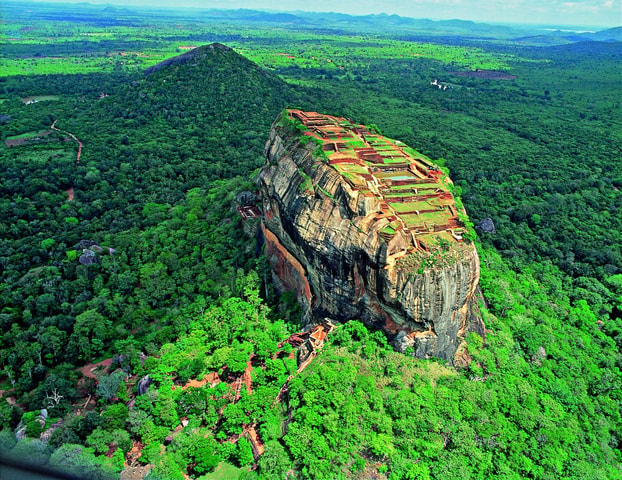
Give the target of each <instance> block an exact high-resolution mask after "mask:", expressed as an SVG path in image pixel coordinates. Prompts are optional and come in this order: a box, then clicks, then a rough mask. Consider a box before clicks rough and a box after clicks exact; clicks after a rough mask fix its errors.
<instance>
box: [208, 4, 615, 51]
mask: <svg viewBox="0 0 622 480" xmlns="http://www.w3.org/2000/svg"><path fill="white" fill-rule="evenodd" d="M202 17H203V18H206V19H208V18H213V19H219V20H225V19H226V20H230V21H243V22H258V23H284V24H290V25H300V26H303V27H309V28H328V29H340V30H348V29H355V28H357V27H358V28H361V27H362V28H364V29H365V31H370V30H371V31H390V32H391V33H393V34H395V33H398V32H400V31H402V32H404V33H409V34H419V35H422V36H423V35H427V36H430V37H431V36H464V37H471V38H480V39H500V40H501V39H503V40H515V41H520V42H525V43H537V44H551V45H556V44H560V43H561V44H563V43H572V42H580V41H598V42H619V41H622V27H615V28H609V29H606V30H602V31H598V32H574V31H571V30H549V31H547V32H546V33H542V32H543V28H542V27H535V26H508V25H491V24H487V23H476V22H473V21H469V20H457V19H456V20H430V19H427V18H423V19H415V18H409V17H401V16H399V15H395V14H394V15H387V14H384V13H381V14H376V15H362V16H354V15H348V14H345V13H334V12H302V11H295V12H266V11H261V10H249V9H239V10H215V9H210V10H205V11H203V12H202Z"/></svg>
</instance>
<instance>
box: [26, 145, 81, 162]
mask: <svg viewBox="0 0 622 480" xmlns="http://www.w3.org/2000/svg"><path fill="white" fill-rule="evenodd" d="M15 160H16V161H17V162H20V161H21V162H29V163H45V162H56V163H60V162H63V163H64V162H75V160H76V154H75V152H74V151H73V150H66V149H61V148H57V149H52V148H45V149H43V148H42V149H40V148H30V149H28V150H27V151H24V152H23V153H21V154H20V155H18V156H17V158H16V159H15Z"/></svg>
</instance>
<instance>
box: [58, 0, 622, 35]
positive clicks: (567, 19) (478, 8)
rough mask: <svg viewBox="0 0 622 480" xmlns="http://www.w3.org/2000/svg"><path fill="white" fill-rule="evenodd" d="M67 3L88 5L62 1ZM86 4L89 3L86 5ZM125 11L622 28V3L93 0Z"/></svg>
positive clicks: (578, 0) (560, 0)
mask: <svg viewBox="0 0 622 480" xmlns="http://www.w3.org/2000/svg"><path fill="white" fill-rule="evenodd" d="M58 1H65V2H73V1H84V0H58ZM87 1H88V0H87ZM89 3H94V4H95V3H114V4H122V5H126V6H131V5H137V6H138V5H142V6H177V7H200V8H222V9H230V8H256V9H264V10H266V9H269V10H280V11H294V10H307V11H309V10H310V11H316V12H329V11H332V12H343V13H350V14H353V15H366V14H369V13H383V12H384V13H388V14H392V13H397V14H398V15H402V16H407V17H413V18H432V19H454V18H459V19H462V20H474V21H479V22H495V23H528V24H534V25H537V24H552V25H572V26H597V27H603V28H607V27H614V26H620V25H622V0H393V1H391V2H379V1H373V0H313V1H309V0H287V1H282V0H281V1H278V0H264V1H261V0H203V1H202V0H108V1H107V2H106V1H105V0H90V2H89Z"/></svg>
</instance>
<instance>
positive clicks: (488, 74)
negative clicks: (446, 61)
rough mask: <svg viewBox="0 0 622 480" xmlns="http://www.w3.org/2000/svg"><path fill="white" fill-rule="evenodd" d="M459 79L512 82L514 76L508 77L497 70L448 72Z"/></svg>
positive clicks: (507, 74)
mask: <svg viewBox="0 0 622 480" xmlns="http://www.w3.org/2000/svg"><path fill="white" fill-rule="evenodd" d="M450 73H452V74H454V75H458V76H460V77H475V78H487V79H489V80H514V79H515V78H518V77H517V76H516V75H510V74H509V73H506V72H501V71H499V70H467V71H464V72H450Z"/></svg>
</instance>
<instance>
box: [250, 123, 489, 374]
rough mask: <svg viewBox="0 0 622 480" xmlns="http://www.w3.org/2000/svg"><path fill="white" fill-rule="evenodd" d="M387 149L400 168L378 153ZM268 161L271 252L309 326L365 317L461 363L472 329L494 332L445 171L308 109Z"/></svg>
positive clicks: (401, 340) (408, 343) (406, 345)
mask: <svg viewBox="0 0 622 480" xmlns="http://www.w3.org/2000/svg"><path fill="white" fill-rule="evenodd" d="M297 115H298V117H297ZM305 115H308V117H305ZM298 118H303V120H305V119H308V122H307V124H302V125H301V122H297V119H298ZM348 142H350V144H351V145H355V146H356V147H352V148H350V144H349V143H348ZM381 144H382V145H384V147H383V148H382V153H383V155H384V154H386V152H395V155H394V156H393V157H392V158H391V165H389V162H385V163H383V162H384V158H386V157H384V156H382V155H380V154H379V153H378V152H379V151H380V150H381V149H380V147H378V150H377V151H375V152H374V151H373V148H370V145H381ZM398 153H399V155H403V158H402V157H400V156H399V155H398ZM417 155H419V156H417ZM266 157H267V163H266V165H265V167H264V168H263V169H262V171H261V173H260V176H259V180H258V183H259V187H260V191H261V194H262V198H263V209H264V212H263V213H264V223H263V234H264V238H265V253H266V255H267V257H268V259H269V260H270V262H271V264H272V267H273V272H274V280H275V283H276V286H277V287H278V288H279V289H280V290H281V291H294V292H296V294H297V298H298V300H299V302H300V304H301V305H302V307H303V310H304V311H305V314H304V322H305V324H306V325H307V326H311V325H316V324H319V323H321V321H322V319H323V318H324V317H330V318H334V319H335V320H337V321H347V320H350V319H360V320H362V321H364V322H365V323H366V324H367V325H369V326H372V327H376V328H379V329H382V330H383V331H384V332H386V334H387V335H388V337H389V339H390V341H392V344H393V345H394V347H395V348H396V349H398V350H400V351H407V350H408V349H412V351H413V353H414V354H415V355H416V356H418V357H428V356H437V357H441V358H444V359H446V360H448V361H450V362H452V361H453V357H454V354H455V353H456V351H457V349H458V346H459V345H460V343H461V342H462V340H463V339H464V336H465V334H466V333H467V332H468V331H471V330H473V331H476V332H478V333H479V334H480V335H482V336H483V335H484V326H483V323H482V321H481V318H480V316H479V310H478V307H477V303H476V295H477V294H478V292H479V289H478V282H479V259H478V256H477V252H476V250H475V247H474V245H473V244H472V243H470V242H468V241H464V238H463V236H464V235H466V234H467V232H466V231H465V228H464V226H463V223H462V222H461V221H460V220H459V219H458V216H461V215H464V213H463V212H458V211H457V210H456V206H455V204H454V202H453V197H452V196H451V194H450V192H449V190H448V188H449V187H447V185H448V184H449V183H450V180H449V178H448V177H446V176H445V175H444V174H441V172H440V170H439V169H438V167H435V166H434V165H433V164H431V163H430V162H429V160H428V159H425V158H424V157H423V156H421V155H420V154H417V152H414V151H413V150H411V149H408V147H407V146H406V145H404V144H402V143H401V142H396V141H392V140H390V139H386V138H385V137H382V136H380V135H377V134H375V133H374V132H371V131H370V130H368V129H366V128H365V127H364V126H361V125H352V124H350V123H349V122H348V121H347V120H345V119H340V118H337V117H329V116H323V115H319V114H315V113H308V114H306V113H305V112H298V111H287V112H286V113H285V114H284V115H282V116H281V117H280V119H279V120H278V121H277V122H275V124H274V125H273V128H272V130H271V133H270V138H269V140H268V143H267V146H266ZM355 157H356V158H355ZM414 157H417V158H414ZM368 159H369V161H368ZM408 162H412V164H408ZM417 169H418V170H417ZM344 172H346V173H344ZM352 172H353V173H352ZM387 179H389V180H387ZM385 180H386V181H385ZM400 192H402V193H400ZM404 192H406V193H404ZM394 197H395V198H394ZM406 197H407V198H406ZM405 198H406V200H407V201H408V202H410V203H408V202H406V200H404V199H405ZM402 200H404V202H405V203H399V202H402ZM396 202H397V203H396ZM411 204H412V205H413V207H412V208H413V209H416V208H418V209H419V211H417V212H412V213H410V212H409V211H408V209H409V208H410V205H411ZM428 207H429V209H428ZM426 209H428V210H426ZM398 210H401V211H406V212H408V214H407V215H406V214H404V215H402V214H401V213H399V212H398ZM426 212H428V213H429V214H428V215H427V216H426ZM434 222H436V223H434Z"/></svg>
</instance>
